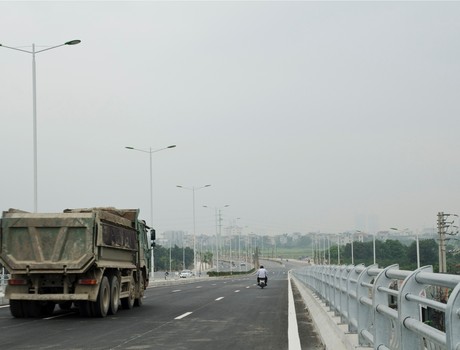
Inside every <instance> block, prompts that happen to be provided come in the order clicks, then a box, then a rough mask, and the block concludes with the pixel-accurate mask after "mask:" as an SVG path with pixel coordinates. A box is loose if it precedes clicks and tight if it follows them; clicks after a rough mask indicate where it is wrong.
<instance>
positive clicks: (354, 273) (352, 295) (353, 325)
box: [347, 264, 364, 333]
mask: <svg viewBox="0 0 460 350" xmlns="http://www.w3.org/2000/svg"><path fill="white" fill-rule="evenodd" d="M363 268H364V264H359V265H356V266H355V267H354V268H353V269H352V270H351V271H350V273H349V274H348V279H347V294H348V298H347V300H348V304H347V312H348V332H350V333H356V332H357V331H358V306H357V295H358V294H357V281H358V277H359V272H358V269H363Z"/></svg>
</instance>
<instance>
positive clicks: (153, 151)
mask: <svg viewBox="0 0 460 350" xmlns="http://www.w3.org/2000/svg"><path fill="white" fill-rule="evenodd" d="M174 147H176V145H171V146H168V147H163V148H159V149H155V150H152V147H150V148H149V149H140V148H134V147H131V146H126V147H125V148H126V149H130V150H133V151H139V152H143V153H148V154H149V156H150V227H151V228H153V180H152V154H153V153H156V152H160V151H163V150H165V149H169V148H174ZM154 258H155V257H154V255H153V247H152V248H151V268H150V276H151V277H152V279H154V271H153V270H154V268H155V261H154Z"/></svg>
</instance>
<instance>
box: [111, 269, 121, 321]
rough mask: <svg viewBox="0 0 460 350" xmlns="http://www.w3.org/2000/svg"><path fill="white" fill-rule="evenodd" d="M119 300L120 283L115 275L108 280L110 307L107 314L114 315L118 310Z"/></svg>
mask: <svg viewBox="0 0 460 350" xmlns="http://www.w3.org/2000/svg"><path fill="white" fill-rule="evenodd" d="M119 301H120V283H119V282H118V278H117V276H112V280H111V281H110V307H109V315H115V314H116V313H117V311H118V302H119Z"/></svg>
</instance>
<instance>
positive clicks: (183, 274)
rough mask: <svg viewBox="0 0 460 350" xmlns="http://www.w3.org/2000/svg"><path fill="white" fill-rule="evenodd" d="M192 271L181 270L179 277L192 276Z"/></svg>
mask: <svg viewBox="0 0 460 350" xmlns="http://www.w3.org/2000/svg"><path fill="white" fill-rule="evenodd" d="M192 276H193V273H192V271H190V270H182V271H181V272H180V274H179V277H180V278H187V277H192Z"/></svg>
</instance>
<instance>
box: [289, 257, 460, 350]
mask: <svg viewBox="0 0 460 350" xmlns="http://www.w3.org/2000/svg"><path fill="white" fill-rule="evenodd" d="M293 274H294V276H295V277H296V278H297V279H298V280H299V281H301V282H302V283H304V284H305V285H306V286H308V287H309V288H310V289H311V290H313V292H314V293H315V294H316V295H317V296H318V297H319V298H321V299H322V300H323V302H324V303H325V304H326V305H327V306H328V307H329V308H330V310H331V311H333V312H334V314H335V315H336V316H339V317H340V320H341V322H342V323H344V324H347V325H348V331H349V332H350V333H356V334H358V340H359V345H360V346H370V347H373V348H374V349H379V350H386V349H389V350H414V349H430V350H441V349H447V350H460V331H459V330H460V296H459V294H460V276H458V275H449V274H440V273H434V272H433V268H432V267H431V266H425V267H422V268H420V269H418V270H415V271H407V270H399V266H398V265H391V266H388V267H386V268H378V266H377V265H371V266H368V267H366V266H364V265H357V266H353V265H348V266H345V265H343V266H334V265H316V266H309V267H305V268H300V269H296V270H294V271H293Z"/></svg>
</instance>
